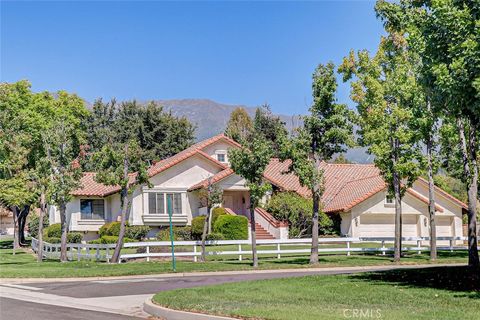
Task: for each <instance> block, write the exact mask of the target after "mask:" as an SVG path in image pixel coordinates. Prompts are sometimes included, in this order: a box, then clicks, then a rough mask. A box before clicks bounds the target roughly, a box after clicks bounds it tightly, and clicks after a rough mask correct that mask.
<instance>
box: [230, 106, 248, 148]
mask: <svg viewBox="0 0 480 320" xmlns="http://www.w3.org/2000/svg"><path fill="white" fill-rule="evenodd" d="M252 132H253V123H252V119H251V118H250V116H249V115H248V113H247V111H246V110H245V109H244V108H241V107H239V108H236V109H235V110H233V111H232V113H231V114H230V120H228V123H227V127H226V129H225V135H227V136H228V137H230V138H232V139H233V140H235V141H237V142H239V143H244V142H245V141H246V140H247V139H248V137H249V136H250V135H251V134H252Z"/></svg>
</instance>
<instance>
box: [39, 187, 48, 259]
mask: <svg viewBox="0 0 480 320" xmlns="http://www.w3.org/2000/svg"><path fill="white" fill-rule="evenodd" d="M46 210H47V204H46V201H45V192H44V191H42V193H41V194H40V218H39V221H38V236H37V238H38V239H37V240H38V247H37V262H42V261H43V217H44V216H45V213H46Z"/></svg>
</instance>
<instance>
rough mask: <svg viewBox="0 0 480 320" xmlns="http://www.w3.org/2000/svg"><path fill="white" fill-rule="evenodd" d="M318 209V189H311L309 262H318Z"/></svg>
mask: <svg viewBox="0 0 480 320" xmlns="http://www.w3.org/2000/svg"><path fill="white" fill-rule="evenodd" d="M319 211H320V197H319V196H318V191H317V190H313V212H312V214H313V215H312V249H311V252H310V264H317V263H318V213H319Z"/></svg>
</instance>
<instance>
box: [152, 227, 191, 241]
mask: <svg viewBox="0 0 480 320" xmlns="http://www.w3.org/2000/svg"><path fill="white" fill-rule="evenodd" d="M157 239H158V240H159V241H170V228H163V229H162V230H160V231H159V232H158V233H157ZM173 240H175V241H188V240H192V228H191V227H190V226H185V227H173Z"/></svg>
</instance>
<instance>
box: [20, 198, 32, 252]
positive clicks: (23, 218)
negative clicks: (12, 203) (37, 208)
mask: <svg viewBox="0 0 480 320" xmlns="http://www.w3.org/2000/svg"><path fill="white" fill-rule="evenodd" d="M29 212H30V205H25V206H24V207H23V209H22V210H21V211H20V216H19V217H18V242H19V244H20V246H25V245H26V243H25V224H26V222H27V216H28V213H29Z"/></svg>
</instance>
